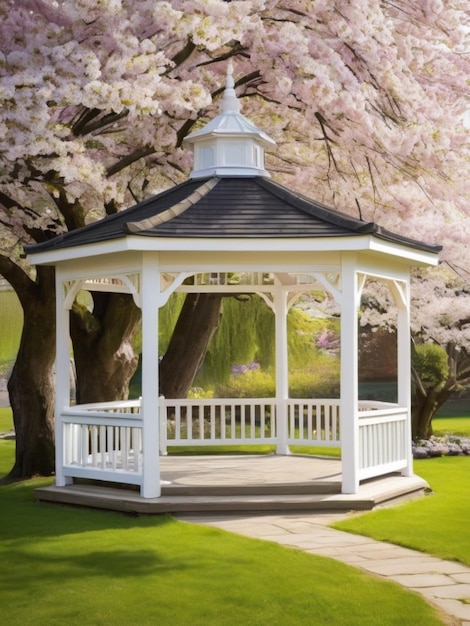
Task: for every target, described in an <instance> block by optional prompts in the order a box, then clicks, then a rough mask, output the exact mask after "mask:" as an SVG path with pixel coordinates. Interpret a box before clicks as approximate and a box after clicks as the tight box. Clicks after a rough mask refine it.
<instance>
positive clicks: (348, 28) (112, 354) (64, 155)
mask: <svg viewBox="0 0 470 626" xmlns="http://www.w3.org/2000/svg"><path fill="white" fill-rule="evenodd" d="M468 25H469V15H468V11H467V6H466V4H465V3H463V4H462V3H461V2H458V1H457V0H455V1H453V0H450V1H449V2H446V3H445V4H444V3H441V2H429V1H427V0H426V1H425V0H418V1H417V2H414V3H409V2H408V1H407V0H397V1H396V2H393V3H389V2H385V1H380V0H361V1H360V2H346V1H344V0H332V1H328V2H325V0H286V1H284V2H282V3H281V2H277V1H270V0H234V1H233V2H225V1H223V0H211V2H207V1H206V0H169V1H165V2H163V1H158V0H101V1H100V2H97V1H96V0H80V2H78V1H76V0H22V1H21V2H18V1H17V0H3V2H2V3H1V5H0V78H1V82H0V106H1V109H0V110H1V118H0V165H1V167H0V189H1V191H0V229H1V230H0V236H1V240H2V252H1V254H0V273H1V274H2V275H3V276H4V277H5V278H6V279H7V280H8V281H9V282H10V284H11V285H12V287H13V288H14V289H15V291H16V292H17V294H18V296H19V299H20V302H21V304H22V306H23V309H24V313H25V315H24V318H25V325H24V333H23V338H22V341H21V346H20V350H19V354H18V360H17V363H16V365H15V367H14V369H13V372H12V376H11V378H10V383H9V390H10V397H11V404H12V407H13V415H14V421H15V428H16V431H17V437H18V439H17V455H16V463H15V467H14V469H13V472H12V473H13V474H14V475H16V476H26V475H30V474H32V473H34V472H37V471H39V472H42V473H47V472H48V471H52V469H53V458H52V419H53V385H52V373H53V360H54V314H53V308H52V306H53V305H52V302H53V301H54V278H53V270H52V269H51V268H42V269H38V270H37V271H36V270H35V269H34V268H31V267H29V266H28V265H27V263H26V262H25V260H24V259H23V258H22V245H23V244H24V243H28V244H30V243H34V242H41V241H44V240H45V239H48V238H50V237H52V236H54V235H57V234H59V233H62V232H64V231H67V230H72V229H75V228H79V227H81V226H83V225H85V224H87V223H89V222H91V221H93V220H95V219H98V218H100V217H103V216H105V215H110V214H112V213H115V212H116V211H119V210H120V209H121V208H123V207H126V206H129V205H130V204H132V203H134V202H136V201H138V200H141V199H143V198H145V197H148V196H149V195H151V194H153V193H155V192H157V191H159V190H162V189H164V188H166V187H168V186H171V185H173V184H174V183H176V182H180V181H181V180H183V179H184V178H185V177H186V175H187V172H188V171H189V168H190V162H189V161H190V156H189V155H188V154H187V153H186V152H184V151H183V150H182V149H181V144H182V140H183V138H184V136H185V135H186V134H187V133H188V132H189V131H190V130H191V129H192V128H193V126H194V125H195V124H199V123H200V121H201V120H206V119H208V117H210V116H213V115H214V106H216V100H217V97H218V95H219V93H220V88H221V85H222V84H223V78H222V76H223V74H224V73H225V70H226V60H227V59H228V58H229V57H232V58H233V61H234V68H235V78H236V87H237V91H238V94H239V96H240V97H242V98H243V107H244V113H245V114H246V115H247V116H248V117H250V118H252V119H253V121H254V122H255V123H256V124H257V125H258V126H259V127H261V128H263V129H265V130H266V131H267V132H269V134H270V135H271V136H272V137H273V138H274V139H276V140H277V142H278V149H277V150H276V152H275V153H274V154H272V155H271V158H270V169H271V171H272V172H273V173H274V175H275V176H276V177H282V178H284V182H288V184H289V185H290V186H291V187H294V188H296V189H298V190H303V191H304V192H305V193H307V194H308V195H311V196H315V198H316V199H317V200H320V201H324V202H326V203H327V204H330V205H332V206H337V207H338V208H341V209H342V210H345V211H347V212H353V213H355V214H356V215H357V214H359V215H361V216H362V217H364V218H365V219H371V218H374V219H375V220H376V221H379V222H381V223H382V224H383V225H385V226H389V227H392V228H394V230H396V231H402V232H406V233H408V234H410V235H416V234H418V235H419V236H422V235H426V238H427V239H429V240H431V242H432V240H434V239H435V238H437V237H438V234H439V238H440V236H441V232H443V231H442V228H441V227H446V228H447V227H448V225H449V224H450V223H451V222H452V220H453V219H454V217H455V216H458V217H459V218H461V217H462V215H467V216H468V210H469V209H468V207H469V206H470V204H469V203H468V202H465V201H464V200H465V198H464V194H465V189H464V184H465V176H464V175H463V172H464V168H465V167H466V166H467V165H468V164H467V163H466V162H465V159H466V158H468V138H467V136H466V135H465V134H464V132H463V128H462V125H461V124H460V123H459V119H460V117H461V115H462V113H463V111H464V110H465V109H466V108H468V88H467V82H466V81H467V79H468V76H469V74H470V72H469V69H470V68H469V63H470V61H469V57H468V54H465V53H466V52H467V53H468V33H469V28H468ZM468 232H470V229H468V230H467V236H468ZM460 236H462V237H463V234H462V233H460ZM444 243H445V242H444ZM206 300H207V298H205V297H200V298H198V302H197V303H196V305H195V306H194V307H191V306H190V307H189V309H190V314H191V317H192V316H195V317H198V318H199V319H202V316H200V315H199V314H198V311H199V307H201V308H202V309H204V310H205V311H207V301H206ZM213 307H214V310H216V309H217V307H218V303H217V302H215V301H214V302H213ZM117 309H118V310H117ZM217 310H218V309H217ZM118 318H119V323H117V324H116V320H117V319H118ZM137 318H138V314H137V312H136V311H135V310H134V308H133V305H132V303H131V302H130V300H129V299H128V302H127V303H126V302H125V301H123V299H122V298H121V299H120V298H116V297H115V296H113V295H110V294H108V295H101V296H99V297H97V298H96V300H95V303H94V308H93V309H92V310H90V309H87V310H85V309H83V308H80V307H78V306H76V307H74V310H73V325H74V329H75V330H74V333H73V336H74V341H75V342H77V341H80V342H83V344H84V345H85V346H88V348H87V349H85V350H79V349H77V350H76V352H77V354H79V360H80V363H77V368H78V372H79V375H80V376H85V375H89V376H90V377H95V378H99V376H100V373H101V372H102V371H105V372H107V375H106V379H105V380H103V386H102V388H101V390H95V391H94V393H99V394H100V399H106V398H107V397H108V396H110V395H113V396H114V397H115V394H116V393H119V394H125V393H126V391H125V390H126V387H127V380H128V378H129V375H130V372H131V371H132V369H133V368H134V366H135V355H134V354H133V352H132V349H131V344H130V340H129V339H130V337H131V336H132V334H133V332H134V329H135V327H136V323H137ZM216 318H217V315H213V316H212V318H211V319H216ZM191 328H192V330H193V331H195V330H197V332H199V330H198V325H197V324H196V323H195V322H192V323H191ZM180 330H181V332H182V333H183V337H184V333H185V332H187V330H188V325H187V324H185V325H181V326H180ZM120 333H123V335H122V337H121V338H120V336H119V334H120ZM210 334H211V332H210V329H208V332H207V334H206V337H209V336H210ZM120 339H122V341H121V340H120ZM175 341H179V342H180V345H181V341H182V339H181V337H180V338H178V337H176V336H175ZM203 344H204V342H203V341H202V342H200V344H199V348H198V349H199V350H203V349H204V345H203ZM97 350H98V351H99V352H100V355H101V358H100V360H99V361H98V360H95V355H96V353H97ZM199 359H200V354H196V353H195V354H194V360H195V361H197V360H199ZM82 361H83V362H82ZM175 362H176V365H175V364H174V363H175ZM168 363H169V364H171V367H172V368H173V367H177V368H178V371H173V372H172V373H171V376H173V377H175V376H176V377H177V376H179V375H182V371H181V368H183V367H185V365H184V361H182V360H176V361H175V360H171V359H169V360H168ZM169 367H170V365H169ZM188 367H189V364H188ZM164 376H165V375H164V372H162V377H163V379H164ZM106 381H108V383H109V388H107V386H108V385H107V382H106ZM79 384H80V383H79ZM87 388H88V386H87V385H81V392H80V393H81V396H83V398H82V399H86V395H87ZM39 459H41V461H39Z"/></svg>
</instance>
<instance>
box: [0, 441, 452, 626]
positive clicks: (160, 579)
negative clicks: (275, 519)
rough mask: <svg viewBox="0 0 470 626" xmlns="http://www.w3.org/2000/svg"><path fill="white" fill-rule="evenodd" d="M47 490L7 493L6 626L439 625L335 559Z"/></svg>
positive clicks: (0, 554) (2, 554)
mask: <svg viewBox="0 0 470 626" xmlns="http://www.w3.org/2000/svg"><path fill="white" fill-rule="evenodd" d="M5 443H7V442H0V451H1V450H2V449H3V448H4V446H5ZM1 458H3V453H2V452H0V459H1ZM47 483H48V481H47V480H45V479H35V480H31V481H27V482H24V483H17V484H12V485H4V486H1V487H0V510H1V511H2V515H1V517H0V537H1V540H0V561H1V563H2V568H0V605H1V607H2V622H3V623H5V624H8V625H9V626H16V625H18V626H19V625H21V626H28V625H34V626H42V625H44V626H46V625H47V626H54V625H55V624H57V625H59V624H60V625H62V624H67V626H74V625H75V624H77V625H78V624H80V625H81V624H87V625H89V626H101V625H102V626H109V625H111V624H112V625H113V626H120V625H123V626H124V625H128V624H139V626H146V625H147V624H148V625H150V624H152V625H154V624H163V625H166V624H172V626H203V625H204V626H211V625H217V626H239V625H240V624H246V625H252V626H265V625H266V624H270V625H273V626H276V625H279V626H289V625H292V626H293V625H297V624H298V625H301V624H309V623H312V616H315V624H316V625H319V626H322V625H323V624H335V625H338V626H341V625H344V626H346V625H347V626H354V625H358V626H359V625H362V624H370V625H372V626H373V625H374V624H377V625H380V626H389V625H390V626H393V625H397V626H399V625H401V624H403V623H407V621H406V620H407V619H408V616H409V615H413V616H415V617H414V618H413V623H414V624H416V625H418V626H419V625H421V624H422V625H423V626H424V625H426V626H433V625H437V624H442V623H443V622H442V621H441V620H440V619H439V617H438V616H437V613H436V612H435V611H434V609H433V608H431V607H430V606H429V605H427V604H426V603H425V602H424V600H422V599H421V598H420V597H419V596H417V595H416V594H413V593H411V592H408V591H406V590H404V589H402V588H400V587H399V586H398V585H395V584H393V583H389V582H386V581H382V580H380V579H378V578H375V577H371V576H368V575H366V574H364V573H363V572H360V571H359V570H355V569H353V568H352V567H349V566H347V565H344V564H342V563H339V562H336V561H333V560H330V559H326V558H323V557H317V556H313V555H309V554H306V553H304V552H301V551H297V550H292V549H287V548H284V547H282V546H279V545H277V544H274V543H269V542H263V541H259V540H254V539H248V538H245V537H241V536H238V535H234V534H231V533H226V532H223V531H221V530H218V529H213V528H208V527H202V526H197V525H193V524H189V523H184V522H179V521H176V520H174V519H172V518H170V517H166V516H165V517H137V518H135V517H129V516H124V515H119V514H116V513H108V512H101V511H90V510H84V509H78V508H71V507H58V506H54V505H48V504H38V503H35V502H34V501H33V489H34V488H35V487H37V486H40V485H44V484H47ZM338 581H341V593H338ZM377 606H380V612H379V613H378V611H377Z"/></svg>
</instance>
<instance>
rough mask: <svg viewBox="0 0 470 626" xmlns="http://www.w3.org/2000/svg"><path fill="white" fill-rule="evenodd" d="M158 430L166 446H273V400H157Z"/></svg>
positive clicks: (274, 407)
mask: <svg viewBox="0 0 470 626" xmlns="http://www.w3.org/2000/svg"><path fill="white" fill-rule="evenodd" d="M160 430H161V432H163V433H165V434H166V441H165V442H164V448H163V449H162V450H161V451H162V452H163V453H165V452H166V446H217V445H223V446H230V445H236V446H238V445H258V444H259V445H261V444H263V445H266V444H276V442H277V435H276V432H277V427H276V400H275V399H273V398H203V399H199V398H197V399H193V398H190V399H183V400H171V399H166V398H160Z"/></svg>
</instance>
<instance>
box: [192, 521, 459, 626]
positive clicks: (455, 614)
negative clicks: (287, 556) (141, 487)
mask: <svg viewBox="0 0 470 626" xmlns="http://www.w3.org/2000/svg"><path fill="white" fill-rule="evenodd" d="M344 517H345V515H344V514H334V513H333V514H317V513H315V514H305V513H302V514H298V515H295V514H287V515H250V516H246V515H245V516H243V515H237V516H225V515H210V516H196V515H192V516H184V517H183V516H182V517H181V518H180V519H182V520H183V521H189V522H193V523H197V524H204V525H208V526H215V527H217V528H221V529H223V530H227V531H230V532H234V533H238V534H240V535H246V536H248V537H255V538H257V539H265V540H267V541H274V542H277V543H279V544H282V545H284V546H292V547H295V548H298V549H301V550H304V551H305V552H308V553H310V554H318V555H321V556H326V557H331V558H334V559H337V560H339V561H343V562H344V563H347V564H348V565H351V566H354V567H358V568H361V569H363V570H366V571H367V572H370V573H371V574H375V575H378V576H381V577H383V578H386V579H388V580H392V581H394V582H396V583H399V584H400V585H403V586H404V587H407V588H408V589H412V590H413V591H415V592H417V593H420V594H421V595H422V596H424V598H425V599H426V600H427V601H428V602H430V603H432V604H434V605H436V606H438V607H439V608H440V609H441V610H442V611H444V612H445V613H446V614H447V615H449V616H450V618H451V619H450V621H449V624H459V625H461V626H470V567H466V566H464V565H461V564H459V563H454V562H453V561H444V560H442V559H438V558H435V557H432V556H429V555H426V554H424V553H422V552H417V551H415V550H409V549H407V548H402V547H400V546H396V545H393V544H389V543H384V542H380V541H375V540H374V539H369V538H368V537H362V536H359V535H352V534H350V533H346V532H342V531H339V530H334V529H332V528H328V524H330V523H332V522H334V521H338V520H339V519H343V518H344Z"/></svg>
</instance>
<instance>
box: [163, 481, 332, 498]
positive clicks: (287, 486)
mask: <svg viewBox="0 0 470 626" xmlns="http://www.w3.org/2000/svg"><path fill="white" fill-rule="evenodd" d="M334 493H341V483H340V482H339V481H321V482H320V481H317V482H305V483H302V482H299V483H275V484H266V483H255V484H251V485H178V484H172V485H163V486H162V496H191V497H192V496H218V497H220V496H230V497H234V496H258V495H264V496H281V495H325V494H334Z"/></svg>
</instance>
